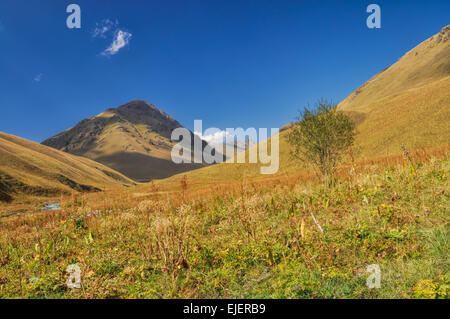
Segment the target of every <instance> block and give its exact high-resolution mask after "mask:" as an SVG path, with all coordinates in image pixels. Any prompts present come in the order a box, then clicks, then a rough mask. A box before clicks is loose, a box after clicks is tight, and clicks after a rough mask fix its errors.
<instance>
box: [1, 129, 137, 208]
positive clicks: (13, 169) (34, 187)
mask: <svg viewBox="0 0 450 319" xmlns="http://www.w3.org/2000/svg"><path fill="white" fill-rule="evenodd" d="M132 184H133V182H132V181H131V180H129V179H128V178H126V177H125V176H123V175H121V174H120V173H118V172H116V171H114V170H112V169H110V168H108V167H106V166H104V165H102V164H99V163H96V162H94V161H92V160H89V159H86V158H82V157H79V156H74V155H70V154H67V153H64V152H61V151H58V150H55V149H53V148H50V147H47V146H43V145H40V144H38V143H34V142H31V141H27V140H25V139H22V138H19V137H16V136H13V135H8V134H5V133H1V132H0V200H11V199H12V198H13V197H14V196H16V195H19V194H28V195H56V194H59V193H60V192H61V191H66V192H71V191H72V190H75V191H80V192H85V191H97V190H100V189H104V188H105V187H106V188H111V187H119V186H122V185H132Z"/></svg>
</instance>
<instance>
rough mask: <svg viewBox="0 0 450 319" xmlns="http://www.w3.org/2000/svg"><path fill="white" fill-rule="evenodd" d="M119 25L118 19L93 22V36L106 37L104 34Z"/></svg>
mask: <svg viewBox="0 0 450 319" xmlns="http://www.w3.org/2000/svg"><path fill="white" fill-rule="evenodd" d="M118 25H119V21H117V20H116V21H111V20H110V19H105V20H102V22H100V23H98V22H97V23H96V24H95V29H94V31H92V37H93V38H106V34H107V33H108V32H109V31H111V30H112V29H113V28H115V27H117V26H118Z"/></svg>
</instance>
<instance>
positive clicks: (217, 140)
mask: <svg viewBox="0 0 450 319" xmlns="http://www.w3.org/2000/svg"><path fill="white" fill-rule="evenodd" d="M194 134H195V135H197V136H199V137H200V138H201V139H202V140H204V141H206V142H208V143H211V144H222V143H223V142H224V140H225V139H226V137H227V136H229V135H230V134H228V133H227V131H221V130H217V132H215V133H213V134H209V135H202V133H199V132H195V133H194Z"/></svg>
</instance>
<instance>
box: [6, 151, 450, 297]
mask: <svg viewBox="0 0 450 319" xmlns="http://www.w3.org/2000/svg"><path fill="white" fill-rule="evenodd" d="M449 151H450V148H449V147H445V148H440V149H435V150H431V151H430V150H427V151H425V150H421V151H418V152H415V153H412V154H409V153H408V152H406V153H405V154H403V155H397V156H390V157H384V158H380V159H378V160H371V161H360V162H357V163H351V162H349V163H348V164H346V165H343V166H342V167H341V169H340V170H339V173H338V178H337V181H336V183H335V184H334V185H333V186H331V187H328V186H324V185H323V184H321V183H319V182H318V181H317V178H316V177H315V175H314V174H313V173H312V172H309V171H306V170H303V171H299V172H298V174H292V175H289V176H287V175H286V176H276V177H273V178H270V179H264V180H263V179H261V180H257V179H247V178H245V172H243V173H242V175H241V176H242V177H241V178H240V179H236V180H235V181H234V182H231V181H226V182H225V181H224V182H220V181H217V182H215V183H213V182H211V184H209V185H207V184H206V185H205V184H196V183H194V182H193V181H192V182H191V181H190V180H189V178H182V179H181V180H180V181H176V183H175V182H174V183H173V184H167V183H159V182H154V183H151V184H147V185H137V186H133V187H129V188H120V189H119V188H118V189H115V190H114V189H112V190H108V191H106V192H98V193H89V194H80V193H72V195H70V196H68V195H64V194H62V195H61V196H60V197H57V198H54V200H57V201H58V202H60V203H61V206H62V208H63V209H62V210H61V211H55V212H41V211H39V206H37V204H34V203H35V202H36V201H35V200H26V199H22V200H19V201H18V202H17V203H16V204H13V205H12V206H11V205H9V206H8V207H22V210H23V212H22V213H21V214H8V215H10V216H9V217H3V218H0V297H1V298H448V296H449V288H450V268H449V256H448V251H449V238H450V236H449V208H450V194H449V189H450V188H449V179H448V175H449V171H450V159H449V156H448V155H449ZM39 200H40V201H43V200H44V199H42V198H41V199H39ZM46 200H47V201H48V200H49V199H46ZM42 203H43V202H42ZM14 205H16V206H14ZM3 208H4V207H3ZM0 209H1V208H0ZM10 210H11V209H10ZM4 216H5V215H4ZM72 264H77V265H78V266H79V267H80V269H81V281H82V285H81V288H80V289H69V288H67V286H66V280H67V278H68V273H67V272H66V270H67V267H68V266H69V265H72ZM371 264H377V265H379V267H380V269H381V288H379V289H369V288H368V287H367V285H366V280H367V278H368V276H369V273H367V272H366V268H367V266H368V265H371Z"/></svg>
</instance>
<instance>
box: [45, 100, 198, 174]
mask: <svg viewBox="0 0 450 319" xmlns="http://www.w3.org/2000/svg"><path fill="white" fill-rule="evenodd" d="M179 127H182V126H181V125H180V123H178V122H177V121H176V120H175V119H173V118H172V117H170V116H169V115H167V114H166V113H164V112H163V111H161V110H159V109H158V108H156V107H155V106H154V105H152V104H150V103H148V102H145V101H139V100H136V101H132V102H130V103H127V104H125V105H122V106H120V107H118V108H111V109H108V110H106V111H105V112H103V113H101V114H99V115H96V116H93V117H91V118H88V119H85V120H83V121H81V122H79V123H78V124H77V125H76V126H74V127H72V128H70V129H68V130H66V131H64V132H62V133H60V134H58V135H56V136H54V137H52V138H50V139H48V140H46V141H44V142H43V143H42V144H44V145H47V146H51V147H54V148H56V149H59V150H62V151H65V152H68V153H71V154H75V155H81V156H84V157H87V158H90V159H93V160H95V161H97V162H100V163H102V164H104V165H107V166H109V167H111V168H113V169H115V170H117V171H119V172H121V173H123V174H124V175H126V176H128V177H130V178H132V179H134V180H138V181H148V180H150V179H155V178H156V179H158V178H165V177H168V176H171V175H173V174H176V173H180V172H184V171H187V170H191V169H195V168H199V167H202V166H203V165H202V164H175V163H173V162H172V160H171V150H172V147H173V145H174V143H173V142H171V141H170V136H171V133H172V131H173V130H174V129H176V128H179ZM191 138H192V139H194V138H197V139H198V137H196V136H194V134H192V133H191ZM202 144H203V146H205V144H206V143H205V142H202Z"/></svg>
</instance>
